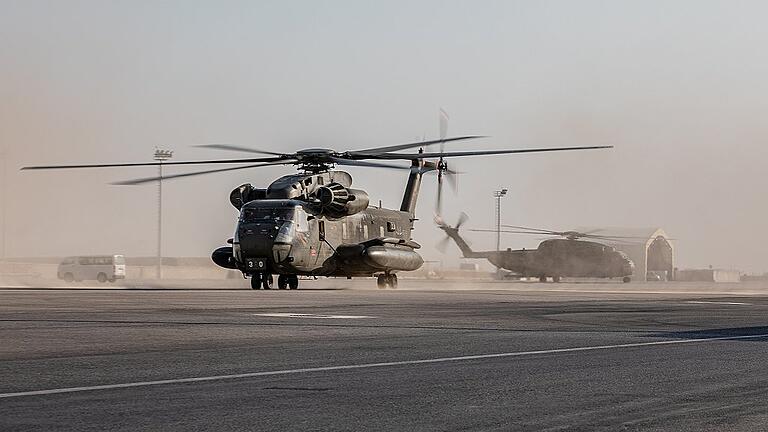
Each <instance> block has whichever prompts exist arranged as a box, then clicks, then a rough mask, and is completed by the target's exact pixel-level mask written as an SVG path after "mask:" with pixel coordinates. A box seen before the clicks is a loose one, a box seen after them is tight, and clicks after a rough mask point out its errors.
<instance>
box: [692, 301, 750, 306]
mask: <svg viewBox="0 0 768 432" xmlns="http://www.w3.org/2000/svg"><path fill="white" fill-rule="evenodd" d="M686 303H690V304H713V305H729V306H752V303H741V302H714V301H693V300H691V301H687V302H686Z"/></svg>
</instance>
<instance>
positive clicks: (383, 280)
mask: <svg viewBox="0 0 768 432" xmlns="http://www.w3.org/2000/svg"><path fill="white" fill-rule="evenodd" d="M387 282H388V281H387V276H386V275H379V276H378V277H376V286H378V287H379V289H384V288H386V287H387V285H388V284H387Z"/></svg>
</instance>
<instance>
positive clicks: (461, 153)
mask: <svg viewBox="0 0 768 432" xmlns="http://www.w3.org/2000/svg"><path fill="white" fill-rule="evenodd" d="M446 141H448V140H446ZM609 148H613V146H587V147H550V148H533V149H519V150H484V151H459V152H445V153H442V152H433V153H415V154H414V153H411V154H398V153H384V154H379V155H370V157H371V158H373V159H404V160H414V159H432V158H447V157H461V156H488V155H498V154H513V153H545V152H560V151H573V150H596V149H609Z"/></svg>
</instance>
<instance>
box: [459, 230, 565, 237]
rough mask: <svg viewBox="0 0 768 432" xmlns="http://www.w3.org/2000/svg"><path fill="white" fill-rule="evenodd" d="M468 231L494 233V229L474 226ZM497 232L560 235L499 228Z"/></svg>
mask: <svg viewBox="0 0 768 432" xmlns="http://www.w3.org/2000/svg"><path fill="white" fill-rule="evenodd" d="M470 231H475V232H491V233H495V232H496V230H495V229H481V228H474V229H471V230H470ZM499 232H501V233H504V234H536V235H553V236H557V235H560V234H555V233H540V232H531V231H511V230H499Z"/></svg>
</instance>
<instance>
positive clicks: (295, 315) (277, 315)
mask: <svg viewBox="0 0 768 432" xmlns="http://www.w3.org/2000/svg"><path fill="white" fill-rule="evenodd" d="M254 315H256V316H262V317H270V318H314V319H365V318H376V317H372V316H366V315H320V314H304V313H260V314H254Z"/></svg>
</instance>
